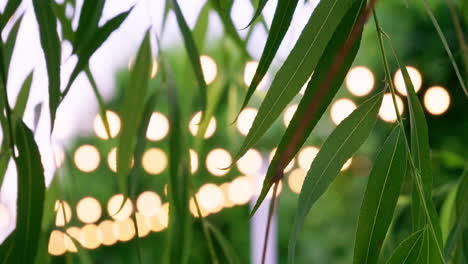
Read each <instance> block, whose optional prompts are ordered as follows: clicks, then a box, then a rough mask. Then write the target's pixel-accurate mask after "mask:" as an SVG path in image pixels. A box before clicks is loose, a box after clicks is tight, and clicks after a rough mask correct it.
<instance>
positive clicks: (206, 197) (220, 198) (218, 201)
mask: <svg viewBox="0 0 468 264" xmlns="http://www.w3.org/2000/svg"><path fill="white" fill-rule="evenodd" d="M197 199H198V202H199V203H200V207H203V208H204V209H206V210H207V211H208V212H210V213H216V212H219V211H220V210H221V209H222V208H223V204H224V194H223V191H222V190H221V188H219V187H218V186H217V185H215V184H212V183H206V184H204V185H203V186H202V187H201V188H200V190H199V191H198V193H197Z"/></svg>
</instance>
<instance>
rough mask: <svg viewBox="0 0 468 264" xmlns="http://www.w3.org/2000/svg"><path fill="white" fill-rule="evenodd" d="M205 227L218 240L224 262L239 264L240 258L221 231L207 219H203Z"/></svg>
mask: <svg viewBox="0 0 468 264" xmlns="http://www.w3.org/2000/svg"><path fill="white" fill-rule="evenodd" d="M205 222H206V225H207V227H208V228H209V229H210V231H211V233H212V234H213V236H214V238H215V239H216V241H218V244H219V246H220V247H221V249H222V251H223V254H224V256H225V257H226V263H228V264H240V263H241V262H240V260H239V258H238V257H237V253H236V251H235V250H234V248H233V247H232V246H231V244H230V243H229V241H228V240H227V239H226V238H225V237H224V235H223V233H222V232H221V231H220V230H219V229H218V228H217V227H216V226H214V225H213V224H211V223H210V222H208V221H205Z"/></svg>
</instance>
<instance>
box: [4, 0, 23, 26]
mask: <svg viewBox="0 0 468 264" xmlns="http://www.w3.org/2000/svg"><path fill="white" fill-rule="evenodd" d="M20 4H21V0H9V1H7V4H6V6H5V9H4V10H3V13H2V14H1V15H0V34H1V33H2V31H3V28H5V25H6V24H7V22H8V20H9V19H10V18H11V16H12V15H13V14H14V13H15V11H16V9H18V7H19V5H20Z"/></svg>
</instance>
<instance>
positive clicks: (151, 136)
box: [146, 112, 169, 141]
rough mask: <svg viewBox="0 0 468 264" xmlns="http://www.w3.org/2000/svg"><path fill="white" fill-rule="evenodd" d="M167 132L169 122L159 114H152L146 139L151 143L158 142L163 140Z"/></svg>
mask: <svg viewBox="0 0 468 264" xmlns="http://www.w3.org/2000/svg"><path fill="white" fill-rule="evenodd" d="M168 132H169V121H168V120H167V117H166V116H165V115H163V114H161V113H159V112H154V113H152V114H151V119H150V121H149V124H148V129H147V130H146V138H147V139H148V140H151V141H159V140H162V139H163V138H165V137H166V135H167V133H168Z"/></svg>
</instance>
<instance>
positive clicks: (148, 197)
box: [136, 191, 161, 217]
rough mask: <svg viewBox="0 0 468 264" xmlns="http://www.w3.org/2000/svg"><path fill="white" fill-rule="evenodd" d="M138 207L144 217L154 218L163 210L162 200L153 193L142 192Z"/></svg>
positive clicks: (137, 203) (138, 199)
mask: <svg viewBox="0 0 468 264" xmlns="http://www.w3.org/2000/svg"><path fill="white" fill-rule="evenodd" d="M136 207H137V209H138V212H139V213H140V214H142V215H143V216H148V217H149V216H154V215H156V214H157V213H158V211H159V209H160V208H161V198H160V197H159V195H158V194H157V193H155V192H152V191H146V192H142V193H141V194H140V195H139V196H138V198H137V201H136Z"/></svg>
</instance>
